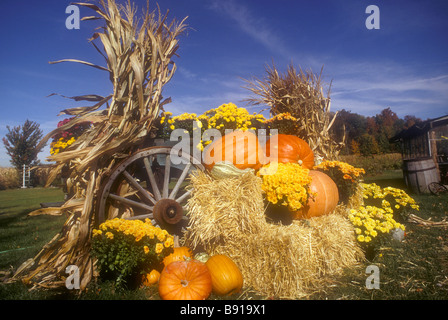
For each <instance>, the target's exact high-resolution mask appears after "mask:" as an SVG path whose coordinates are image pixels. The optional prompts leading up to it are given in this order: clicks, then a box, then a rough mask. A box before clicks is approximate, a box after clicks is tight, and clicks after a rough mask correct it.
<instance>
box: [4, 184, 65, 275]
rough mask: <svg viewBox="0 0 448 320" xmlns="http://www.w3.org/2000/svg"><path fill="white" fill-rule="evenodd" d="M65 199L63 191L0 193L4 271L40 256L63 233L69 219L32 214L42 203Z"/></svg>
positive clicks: (31, 189)
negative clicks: (59, 232) (50, 241)
mask: <svg viewBox="0 0 448 320" xmlns="http://www.w3.org/2000/svg"><path fill="white" fill-rule="evenodd" d="M63 199H64V194H63V192H62V191H61V190H60V189H55V188H48V189H45V188H30V189H10V190H4V191H1V192H0V270H4V269H8V268H10V266H13V267H15V268H16V267H17V266H18V265H19V264H20V263H22V262H23V261H25V260H26V259H28V258H30V257H32V256H33V255H35V254H37V253H38V252H39V250H40V249H41V248H42V246H43V245H45V243H47V242H48V241H49V240H50V239H51V238H52V237H53V236H54V235H55V234H56V233H57V232H58V231H59V230H60V227H61V226H62V225H63V223H64V222H65V220H66V217H65V216H56V217H55V216H35V217H29V216H28V213H30V212H31V211H33V210H35V209H39V208H40V203H42V202H57V201H62V200H63Z"/></svg>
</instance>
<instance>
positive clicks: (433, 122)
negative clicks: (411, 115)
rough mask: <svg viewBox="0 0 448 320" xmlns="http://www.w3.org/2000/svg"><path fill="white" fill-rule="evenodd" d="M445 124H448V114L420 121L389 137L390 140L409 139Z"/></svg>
mask: <svg viewBox="0 0 448 320" xmlns="http://www.w3.org/2000/svg"><path fill="white" fill-rule="evenodd" d="M445 124H448V115H445V116H441V117H438V118H434V119H428V120H425V121H422V122H419V123H416V124H414V125H413V126H412V127H410V128H408V129H405V130H402V131H401V132H399V133H398V134H396V135H395V136H393V137H392V138H390V139H389V142H391V143H393V142H398V141H401V140H403V139H409V138H413V137H417V136H420V135H422V134H425V133H426V132H428V131H429V130H430V129H432V128H434V127H438V126H443V125H445Z"/></svg>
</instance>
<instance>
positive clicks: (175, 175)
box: [95, 146, 204, 239]
mask: <svg viewBox="0 0 448 320" xmlns="http://www.w3.org/2000/svg"><path fill="white" fill-rule="evenodd" d="M170 154H171V147H165V146H160V147H149V148H145V149H142V150H140V151H137V152H135V153H134V154H132V155H130V156H129V157H127V158H126V159H124V160H123V161H122V162H120V163H119V164H118V165H117V166H116V167H115V168H113V169H112V170H111V172H110V173H109V175H108V176H107V178H106V179H105V180H104V182H103V185H102V186H101V189H100V190H99V195H98V202H97V219H96V220H95V222H96V223H98V224H100V223H102V222H104V221H105V220H107V219H112V218H114V217H119V218H123V219H130V220H135V219H141V220H143V219H150V220H151V223H152V224H153V225H155V226H159V227H161V228H163V229H165V230H167V231H168V232H169V233H171V234H172V235H174V236H175V237H176V239H179V235H181V234H182V233H183V231H182V230H185V227H186V226H187V223H188V218H187V217H186V216H185V215H184V212H185V210H186V208H185V206H182V205H181V202H184V204H185V200H187V199H188V197H189V196H190V192H189V191H186V192H185V191H184V186H185V184H186V183H185V182H186V179H187V177H188V175H189V174H190V172H191V170H192V169H198V170H204V167H203V166H202V165H201V164H200V162H199V161H198V160H196V159H193V158H192V157H190V156H188V155H186V156H185V155H182V157H183V158H184V160H187V161H184V162H183V163H185V165H183V166H178V165H175V164H172V163H171V157H170Z"/></svg>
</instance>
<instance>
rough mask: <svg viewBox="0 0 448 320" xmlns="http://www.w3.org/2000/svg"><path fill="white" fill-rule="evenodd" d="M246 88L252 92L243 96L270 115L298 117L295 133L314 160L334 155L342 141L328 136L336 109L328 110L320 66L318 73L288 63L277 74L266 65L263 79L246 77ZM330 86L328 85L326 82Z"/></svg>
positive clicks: (275, 69)
mask: <svg viewBox="0 0 448 320" xmlns="http://www.w3.org/2000/svg"><path fill="white" fill-rule="evenodd" d="M246 82H247V84H248V85H247V86H246V89H248V90H249V91H251V92H252V93H254V94H255V95H256V97H254V98H249V99H246V101H247V102H249V103H251V104H254V105H267V106H268V107H269V109H270V113H271V116H275V115H277V114H280V113H285V112H289V113H290V114H291V115H292V116H293V117H295V118H296V119H298V126H297V128H298V129H297V133H296V135H297V136H299V137H301V138H302V139H304V140H305V141H307V142H308V144H309V145H310V147H311V149H312V150H313V152H314V154H315V156H316V161H317V162H318V163H319V162H320V161H321V160H322V159H328V160H331V159H335V158H337V156H338V154H339V151H340V149H341V147H342V143H338V142H336V141H334V140H333V139H332V138H331V136H330V128H331V126H332V125H333V122H334V120H335V118H336V115H337V113H336V114H335V115H334V116H333V117H331V114H330V88H329V89H328V93H327V96H325V95H324V92H323V87H322V70H321V73H320V74H319V75H315V74H314V73H312V72H311V71H306V72H304V71H303V70H302V69H300V71H299V72H297V71H296V69H295V68H294V66H293V65H290V66H289V67H288V69H287V71H286V73H285V74H283V75H282V74H280V73H279V72H278V70H277V68H276V67H275V66H273V67H269V66H267V67H266V77H265V78H264V79H256V78H254V79H252V80H246ZM330 87H331V86H330Z"/></svg>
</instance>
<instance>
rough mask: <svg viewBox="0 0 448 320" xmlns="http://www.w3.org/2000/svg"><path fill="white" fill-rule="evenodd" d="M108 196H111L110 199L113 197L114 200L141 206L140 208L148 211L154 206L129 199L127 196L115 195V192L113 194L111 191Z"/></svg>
mask: <svg viewBox="0 0 448 320" xmlns="http://www.w3.org/2000/svg"><path fill="white" fill-rule="evenodd" d="M109 198H112V199H114V200H116V201H118V202H121V203H125V204H127V205H130V206H134V207H137V208H141V209H144V210H148V211H151V212H152V210H153V209H154V207H151V206H148V205H146V204H144V203H141V202H137V201H134V200H131V199H128V198H124V197H120V196H117V195H116V194H113V193H109Z"/></svg>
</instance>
